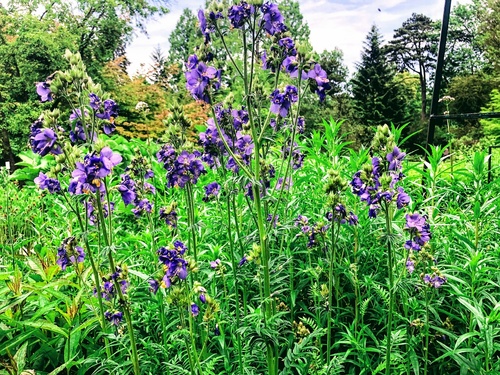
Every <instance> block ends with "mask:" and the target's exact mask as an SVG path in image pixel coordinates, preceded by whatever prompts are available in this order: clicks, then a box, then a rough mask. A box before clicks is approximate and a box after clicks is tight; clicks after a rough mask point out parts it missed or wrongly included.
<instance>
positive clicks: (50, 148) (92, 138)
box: [30, 51, 140, 375]
mask: <svg viewBox="0 0 500 375" xmlns="http://www.w3.org/2000/svg"><path fill="white" fill-rule="evenodd" d="M65 57H66V58H67V59H68V61H69V63H70V65H71V69H70V70H68V71H59V72H56V73H54V74H53V75H52V76H51V77H49V78H48V79H47V80H46V81H45V82H41V83H38V84H37V93H38V94H39V95H40V97H41V100H42V101H51V100H53V98H54V97H61V98H62V99H66V101H67V103H68V104H69V106H70V108H71V114H70V116H69V119H67V120H66V121H63V120H62V119H61V112H60V111H59V110H58V109H57V108H56V109H54V110H52V111H45V112H44V113H43V114H42V116H41V117H40V119H38V120H37V121H35V122H34V123H33V124H32V126H31V129H30V130H31V135H30V145H31V148H32V150H33V152H35V153H37V154H39V155H41V156H45V155H48V154H52V155H55V157H56V162H57V164H56V166H55V167H54V168H53V169H52V170H50V171H49V173H48V174H44V173H41V174H40V175H39V176H38V177H37V178H36V179H35V183H36V184H37V185H38V186H39V188H40V189H47V190H48V191H49V192H50V193H52V194H60V195H61V196H62V197H63V199H64V200H65V202H66V203H67V204H68V206H69V208H70V209H71V211H73V212H74V214H75V215H76V217H77V220H78V223H79V226H80V229H81V231H82V237H83V238H84V244H85V252H84V251H83V249H81V248H78V247H74V246H73V241H72V240H71V239H67V240H66V241H65V242H64V243H63V245H62V246H61V247H60V248H59V249H58V256H59V259H58V262H57V263H58V264H59V266H60V267H61V269H63V270H64V269H65V268H66V267H67V266H68V265H70V264H76V263H78V262H80V261H83V258H84V255H87V256H88V258H89V260H90V263H91V267H92V273H93V276H94V283H95V285H94V294H95V296H96V297H97V299H98V304H99V313H100V323H101V327H102V330H103V331H104V332H106V327H105V322H106V321H107V322H109V323H110V324H111V325H114V326H118V325H120V323H121V320H122V318H123V317H125V320H126V324H127V328H128V334H129V338H130V345H131V359H132V361H131V362H132V365H133V370H134V373H135V374H136V375H139V374H140V369H139V360H138V353H137V345H136V342H135V336H134V331H133V326H132V318H131V314H130V309H129V301H128V297H127V289H128V286H129V282H128V279H127V271H126V267H125V266H121V265H117V264H116V262H115V260H114V258H113V254H112V251H111V246H112V243H113V236H112V233H113V231H112V211H113V209H114V203H113V202H112V201H111V199H112V197H111V194H110V188H111V187H110V186H108V182H109V177H108V176H110V175H111V174H112V171H113V169H114V167H116V166H117V165H118V164H120V162H121V161H122V157H121V156H120V155H118V154H116V153H114V152H113V151H112V150H111V149H110V148H109V147H107V146H106V145H105V144H104V142H103V141H100V140H99V139H98V134H99V133H101V132H102V133H104V134H106V135H109V134H111V133H112V132H113V131H114V129H115V124H114V121H115V118H116V117H117V116H118V106H117V104H116V103H115V102H114V101H113V100H112V99H101V98H103V97H104V93H103V92H102V90H101V89H100V87H99V85H95V84H94V83H93V82H92V79H91V78H90V77H89V76H88V75H87V73H86V72H85V66H84V65H83V63H82V61H81V58H80V56H79V55H78V54H72V53H70V52H69V51H67V52H66V55H65ZM82 154H85V156H84V157H83V160H82V159H81V155H82ZM66 171H72V172H71V176H70V178H69V181H68V182H67V185H66V183H63V184H62V183H61V182H63V181H64V177H65V172H66ZM66 189H67V190H66ZM68 193H69V195H70V196H73V197H74V199H70V198H69V197H68ZM129 198H130V196H129ZM82 216H83V217H82ZM89 225H90V226H95V228H97V236H98V238H99V247H100V244H101V239H102V240H103V242H104V245H105V246H106V254H107V258H108V259H107V260H108V264H109V271H110V272H109V273H108V274H107V275H103V270H102V269H100V266H101V262H100V260H99V259H95V258H94V256H93V254H92V250H91V247H90V244H89V241H88V238H89V237H88V236H87V233H88V231H89ZM115 301H117V302H116V303H117V304H118V305H119V309H122V310H123V311H118V310H114V309H112V310H111V311H110V310H107V311H104V306H105V305H106V306H109V307H113V306H114V302H115ZM104 340H105V347H106V348H105V349H106V353H107V355H108V358H109V357H110V356H111V351H110V348H109V343H108V338H107V337H105V338H104Z"/></svg>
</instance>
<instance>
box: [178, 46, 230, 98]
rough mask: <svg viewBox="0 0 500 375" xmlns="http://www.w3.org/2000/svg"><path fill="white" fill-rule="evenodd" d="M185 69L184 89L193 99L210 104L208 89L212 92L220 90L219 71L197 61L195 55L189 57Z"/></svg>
mask: <svg viewBox="0 0 500 375" xmlns="http://www.w3.org/2000/svg"><path fill="white" fill-rule="evenodd" d="M186 67H187V68H188V70H187V71H186V73H185V76H186V89H187V90H188V91H189V92H190V93H191V95H192V96H193V98H194V99H196V100H201V101H204V102H205V103H209V104H210V96H209V89H210V87H212V88H213V89H214V90H218V89H219V88H220V77H221V71H220V70H217V69H216V68H214V67H212V66H207V65H205V63H204V62H202V61H198V56H196V55H191V56H189V58H188V62H187V64H186Z"/></svg>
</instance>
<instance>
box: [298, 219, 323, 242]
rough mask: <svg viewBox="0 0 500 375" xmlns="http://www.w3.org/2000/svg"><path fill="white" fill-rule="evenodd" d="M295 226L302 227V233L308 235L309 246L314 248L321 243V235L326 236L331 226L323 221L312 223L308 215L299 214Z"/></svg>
mask: <svg viewBox="0 0 500 375" xmlns="http://www.w3.org/2000/svg"><path fill="white" fill-rule="evenodd" d="M295 226H296V227H300V230H301V234H302V235H305V236H307V237H308V239H309V241H308V242H307V247H309V248H312V247H316V246H318V245H319V239H318V235H319V236H323V237H324V236H325V235H326V233H327V231H328V228H329V226H328V225H323V224H322V223H317V224H316V225H310V224H309V219H308V218H307V216H304V215H299V216H297V219H296V220H295Z"/></svg>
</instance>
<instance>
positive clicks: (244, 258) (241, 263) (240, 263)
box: [238, 255, 248, 267]
mask: <svg viewBox="0 0 500 375" xmlns="http://www.w3.org/2000/svg"><path fill="white" fill-rule="evenodd" d="M247 262H248V259H247V256H246V255H244V256H243V258H241V260H240V261H239V262H238V266H239V267H241V266H243V265H244V264H245V263H247Z"/></svg>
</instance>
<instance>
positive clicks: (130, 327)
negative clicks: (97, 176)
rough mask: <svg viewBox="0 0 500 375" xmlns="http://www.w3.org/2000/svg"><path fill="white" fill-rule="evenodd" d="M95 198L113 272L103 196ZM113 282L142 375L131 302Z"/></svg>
mask: <svg viewBox="0 0 500 375" xmlns="http://www.w3.org/2000/svg"><path fill="white" fill-rule="evenodd" d="M104 186H106V184H105V183H104ZM106 190H107V189H106ZM95 199H96V201H97V208H98V211H99V221H100V223H101V228H102V235H103V238H104V243H105V245H106V247H107V250H106V253H107V255H108V260H109V266H110V268H111V271H112V272H116V266H115V262H114V259H113V254H112V252H111V244H110V243H109V237H108V232H107V229H106V221H105V218H104V210H103V207H102V202H101V197H100V192H99V191H98V192H96V194H95ZM110 230H111V228H110ZM113 284H114V287H115V290H116V292H117V294H118V300H119V303H120V305H121V306H123V313H124V315H125V321H126V323H127V329H128V334H129V338H130V346H131V348H132V365H133V367H134V374H135V375H140V373H141V370H140V368H139V356H138V354H137V344H136V342H135V336H134V327H133V325H132V317H131V315H130V308H129V302H128V301H126V300H125V297H124V295H123V292H122V289H121V286H120V284H119V283H118V281H117V280H113Z"/></svg>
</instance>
